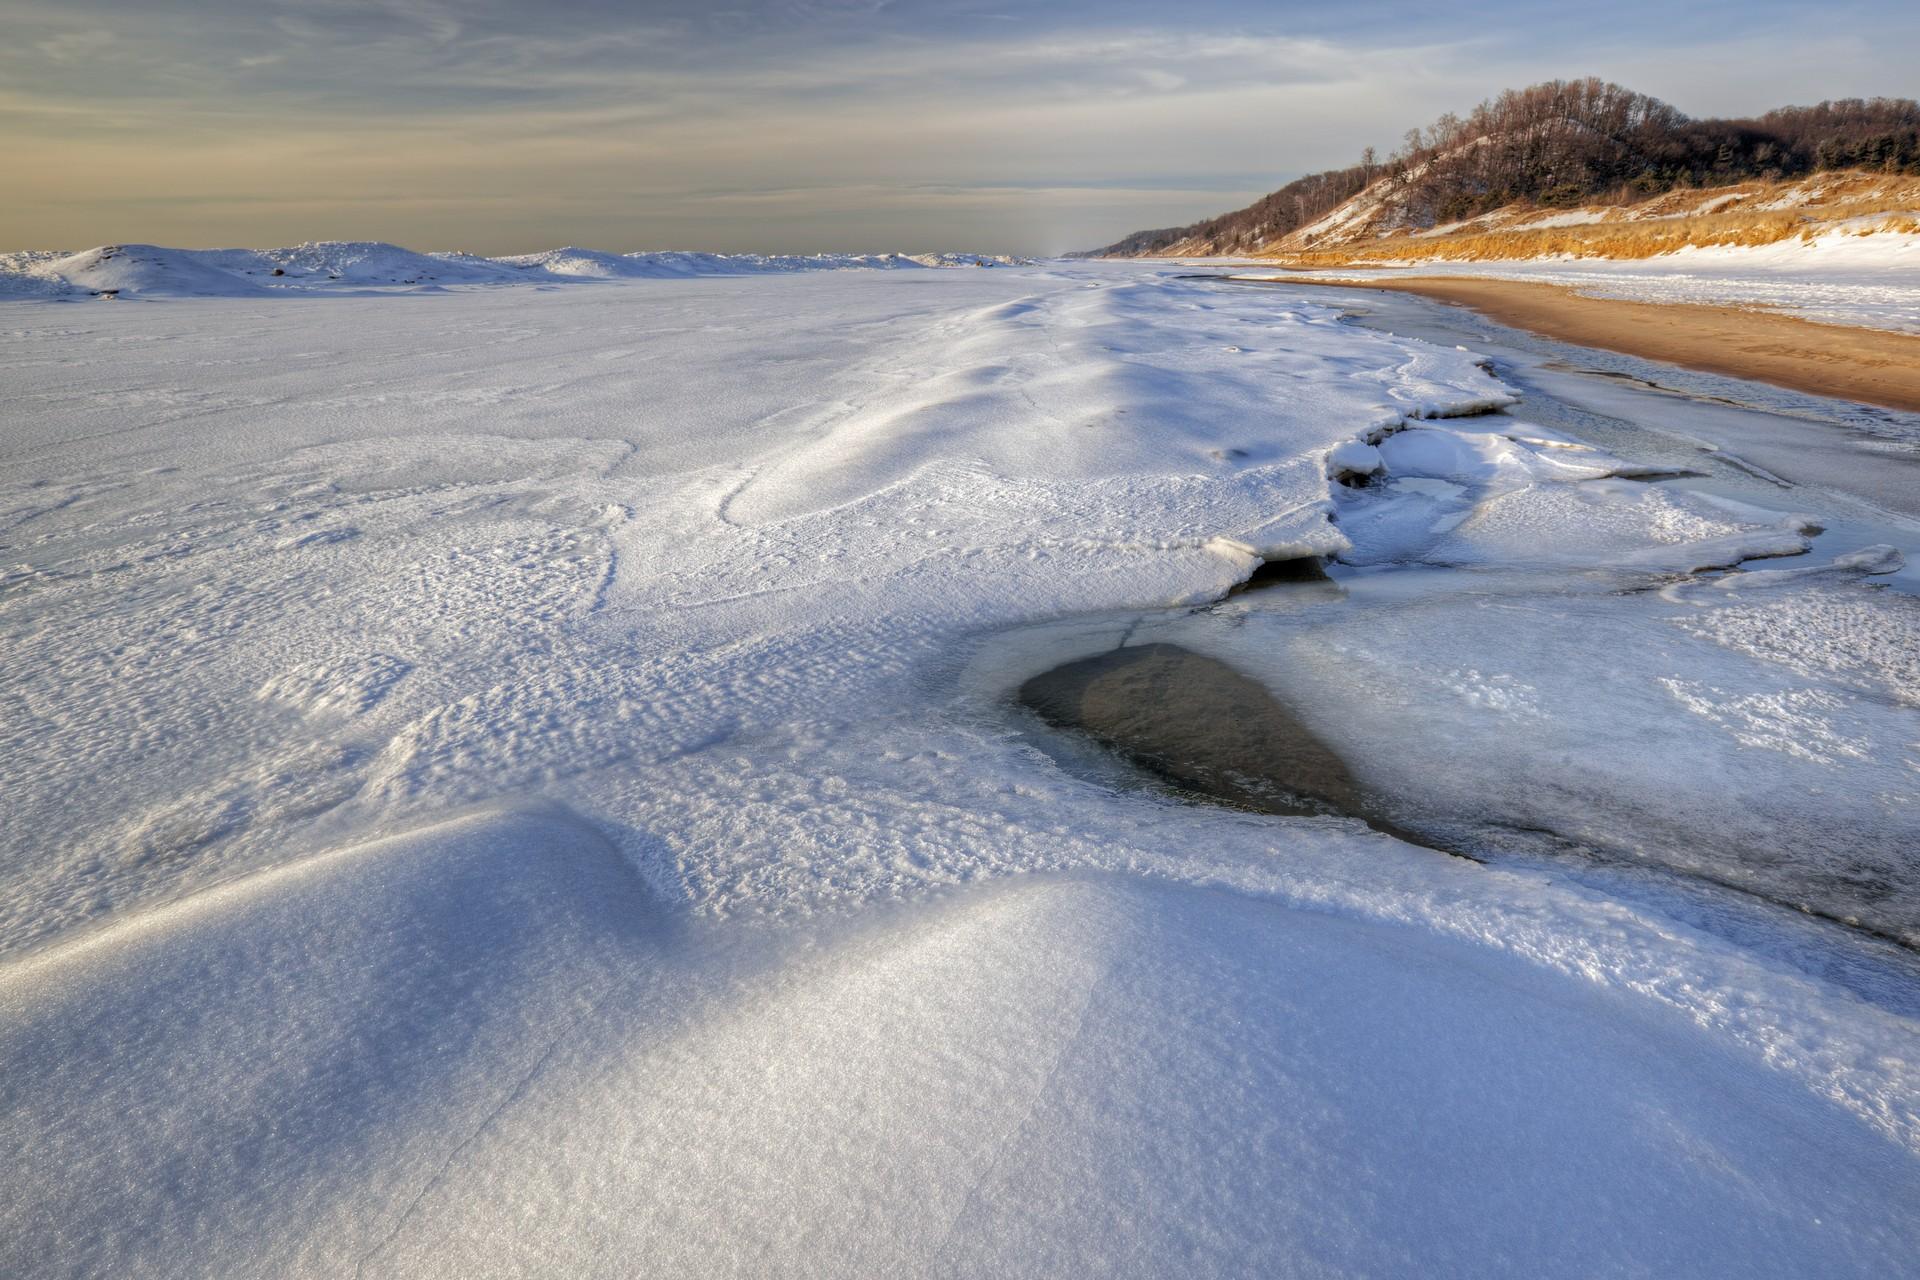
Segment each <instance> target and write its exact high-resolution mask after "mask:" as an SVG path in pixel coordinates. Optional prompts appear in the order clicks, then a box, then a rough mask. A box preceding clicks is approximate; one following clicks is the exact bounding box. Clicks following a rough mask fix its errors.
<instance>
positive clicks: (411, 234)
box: [0, 0, 1920, 254]
mask: <svg viewBox="0 0 1920 1280" xmlns="http://www.w3.org/2000/svg"><path fill="white" fill-rule="evenodd" d="M1917 55H1920V5H1914V4H1912V3H1883V2H1881V0H1866V2H1862V3H1844V2H1843V3H1839V4H1787V3H1778V2H1776V0H1750V2H1748V3H1742V4H1737V5H1736V4H1692V5H1689V4H1685V3H1681V2H1680V0H1663V2H1658V3H1656V2H1654V0H1614V2H1612V3H1607V4H1591V5H1586V4H1580V5H1575V4H1570V3H1556V4H1550V5H1549V4H1537V3H1519V2H1516V0H1496V2H1494V3H1482V4H1465V5H1436V4H1432V3H1430V2H1426V3H1405V2H1403V0H1324V2H1322V3H1317V4H1296V3H1249V2H1247V0H1236V2H1227V0H1158V2H1157V3H1152V4H1147V3H1136V2H1135V0H1108V2H1106V3H1093V2H1089V0H1055V2H1054V3H1047V4H1019V3H1004V2H1000V3H996V2H993V0H946V2H939V3H936V2H934V0H734V2H732V3H729V0H715V3H710V4H699V3H691V2H683V0H667V2H665V3H647V2H645V0H638V2H633V0H629V2H620V0H0V157H4V159H0V164H3V165H4V170H0V171H4V172H5V173H6V174H7V183H6V185H7V187H8V188H10V190H9V191H7V193H6V195H5V197H4V198H0V250H4V249H28V248H38V249H55V248H63V249H79V248H85V247H89V246H92V245H96V244H106V243H115V242H127V241H146V242H153V243H162V244H172V245H180V246H189V247H205V246H217V245H246V246H254V247H267V246H272V245H280V244H290V243H297V242H299V241H302V240H323V239H332V240H349V239H377V240H392V241H395V242H398V243H401V244H406V245H409V246H411V247H413V248H418V249H464V250H468V251H471V252H476V253H488V254H500V253H518V252H531V251H535V250H539V249H546V248H553V247H557V246H560V245H564V244H578V245H585V246H588V247H592V248H600V249H608V250H615V251H633V250H645V249H706V250H716V251H724V252H737V251H764V252H816V251H885V250H902V251H908V252H915V251H926V250H944V249H951V250H961V251H969V252H1010V253H1055V252H1061V251H1064V250H1068V249H1075V248H1087V247H1092V246H1095V245H1099V244H1103V243H1106V242H1108V241H1111V240H1114V239H1117V238H1118V237H1119V236H1121V235H1123V234H1125V233H1127V232H1129V231H1133V230H1137V229H1140V228H1143V227H1158V226H1170V225H1179V224H1182V223H1186V222H1191V221H1194V220H1196V219H1198V218H1201V217H1205V216H1210V215H1212V214H1215V213H1221V212H1225V211H1227V210H1229V209H1233V208H1237V207H1240V206H1242V205H1244V204H1246V203H1248V202H1249V201H1250V200H1251V199H1253V198H1255V197H1256V196H1258V195H1260V194H1263V193H1265V192H1267V191H1270V190H1272V189H1273V188H1275V187H1277V186H1279V185H1281V184H1282V183H1284V182H1286V181H1288V180H1290V179H1291V178H1294V177H1297V176H1299V175H1300V174H1302V173H1308V172H1313V171H1315V170H1319V169H1326V168H1332V167H1336V166H1342V165H1346V164H1351V163H1353V162H1354V160H1355V159H1357V157H1358V155H1359V152H1360V150H1361V148H1363V147H1366V146H1375V147H1378V148H1379V149H1380V150H1381V151H1382V152H1383V153H1384V152H1386V151H1389V150H1391V149H1392V148H1393V147H1394V146H1395V145H1397V143H1398V141H1399V139H1400V138H1401V136H1402V135H1403V134H1405V132H1406V131H1407V130H1408V129H1409V128H1411V127H1414V126H1418V125H1425V124H1427V123H1429V122H1430V121H1431V120H1432V119H1433V118H1434V117H1436V116H1438V115H1439V114H1441V113H1442V112H1446V111H1454V112H1464V111H1466V110H1467V109H1468V108H1470V107H1471V106H1472V105H1473V104H1474V103H1476V102H1478V101H1480V100H1481V99H1483V98H1485V97H1488V96H1491V95H1492V94H1494V93H1497V92H1498V91H1499V90H1501V89H1504V88H1513V87H1519V86H1521V85H1525V84H1529V83H1533V82H1536V81H1539V80H1545V79H1552V78H1558V77H1572V76H1584V75H1598V76H1602V77H1605V78H1607V79H1611V80H1615V81H1618V82H1620V83H1622V84H1625V85H1627V86H1628V87H1630V88H1634V89H1638V90H1640V91H1642V92H1645V93H1651V94H1653V95H1655V96H1657V97H1661V98H1664V99H1666V100H1667V101H1669V102H1671V103H1673V104H1674V105H1675V106H1677V107H1679V108H1680V109H1681V110H1683V111H1685V112H1687V113H1688V114H1690V115H1696V116H1710V115H1742V114H1753V113H1757V112H1759V111H1763V110H1766V109H1768V108H1770V107H1775V106H1783V105H1787V104H1789V103H1807V102H1815V101H1819V100H1821V99H1823V98H1833V97H1872V96H1876V95H1888V96H1900V97H1913V96H1920V56H1917Z"/></svg>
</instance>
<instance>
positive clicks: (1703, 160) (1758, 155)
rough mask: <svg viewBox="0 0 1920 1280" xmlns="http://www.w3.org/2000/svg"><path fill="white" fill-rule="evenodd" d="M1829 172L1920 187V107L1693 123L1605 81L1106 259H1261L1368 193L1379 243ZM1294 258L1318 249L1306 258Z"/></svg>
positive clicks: (1491, 114) (1854, 104) (1846, 104)
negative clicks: (1905, 179)
mask: <svg viewBox="0 0 1920 1280" xmlns="http://www.w3.org/2000/svg"><path fill="white" fill-rule="evenodd" d="M1821 169H1869V170H1874V171H1877V172H1883V173H1891V174H1920V103H1916V102H1915V101H1914V100H1912V99H1910V98H1873V99H1860V98H1849V99H1842V100H1839V101H1834V102H1822V103H1820V104H1819V105H1818V106H1813V107H1783V108H1781V109H1779V110H1777V111H1770V112H1768V113H1767V114H1765V115H1763V116H1759V117H1757V118H1754V119H1746V120H1692V119H1689V118H1687V117H1686V116H1685V115H1682V114H1681V113H1680V112H1679V111H1678V110H1676V109H1674V108H1673V107H1671V106H1669V105H1667V104H1666V103H1664V102H1661V101H1660V100H1659V99H1657V98H1651V97H1648V96H1647V95H1645V94H1641V93H1635V92H1633V91H1632V90H1630V89H1624V88H1622V87H1620V86H1619V85H1616V84H1609V83H1607V82H1605V81H1602V80H1596V79H1586V80H1554V81H1549V82H1548V83H1545V84H1537V85H1533V86H1532V87H1530V88H1526V89H1509V90H1508V91H1506V92H1505V93H1502V94H1500V95H1499V96H1498V97H1496V98H1492V99H1489V100H1488V101H1486V102H1483V103H1481V104H1480V105H1479V106H1477V107H1475V108H1474V109H1473V110H1472V111H1471V112H1470V113H1469V114H1468V115H1466V116H1465V117H1460V116H1455V115H1452V114H1448V115H1444V116H1442V117H1440V118H1439V119H1438V120H1436V121H1434V122H1433V124H1431V125H1429V126H1428V127H1427V128H1426V129H1413V130H1410V131H1409V132H1408V133H1407V135H1406V138H1405V141H1404V143H1403V145H1402V146H1401V148H1400V149H1399V150H1398V151H1395V152H1394V153H1393V154H1392V155H1390V156H1388V157H1386V158H1385V159H1384V160H1380V159H1378V158H1376V157H1375V155H1374V153H1373V150H1372V149H1371V148H1369V149H1368V151H1367V152H1366V154H1365V155H1363V156H1362V157H1361V161H1360V163H1358V164H1355V165H1352V166H1349V167H1348V168H1345V169H1332V170H1328V171H1327V172H1325V173H1316V174H1311V175H1309V176H1307V177H1304V178H1299V179H1297V180H1295V181H1293V182H1290V183H1288V184H1287V185H1286V186H1284V187H1282V188H1280V189H1279V190H1278V191H1275V192H1273V193H1272V194H1271V195H1268V196H1265V197H1263V198H1261V199H1260V200H1258V201H1256V202H1255V203H1254V204H1252V205H1249V206H1248V207H1247V208H1245V209H1241V210H1238V211H1237V212H1234V213H1229V214H1224V215H1222V216H1220V217H1217V218H1210V219H1207V220H1205V221H1203V222H1197V223H1194V224H1193V225H1191V226H1186V227H1170V228H1166V229H1164V230H1158V231H1138V232H1135V233H1134V234H1132V235H1130V236H1128V237H1127V238H1126V239H1124V240H1121V241H1119V242H1118V243H1116V244H1112V245H1109V246H1107V247H1106V248H1104V249H1099V250H1095V251H1094V253H1095V254H1096V255H1103V256H1122V257H1134V256H1140V255H1145V254H1153V253H1160V252H1165V251H1168V250H1170V249H1173V248H1174V246H1181V248H1180V249H1179V250H1178V251H1179V252H1184V253H1200V252H1205V253H1220V254H1232V253H1250V252H1256V251H1259V250H1262V249H1268V248H1273V247H1275V246H1277V245H1279V242H1280V241H1282V240H1283V239H1286V238H1288V237H1290V236H1291V237H1293V239H1294V240H1296V241H1299V240H1301V239H1302V237H1303V236H1304V237H1305V238H1306V239H1307V241H1308V242H1309V243H1310V242H1311V241H1312V239H1313V233H1314V232H1316V231H1317V230H1321V228H1318V227H1316V224H1319V223H1322V222H1323V221H1324V222H1326V223H1328V224H1330V225H1329V226H1328V227H1326V228H1325V230H1328V231H1332V230H1335V229H1337V227H1338V226H1340V225H1342V224H1343V223H1356V224H1357V223H1358V222H1359V221H1360V220H1359V219H1341V218H1329V215H1332V214H1335V213H1336V212H1337V211H1339V210H1340V209H1341V206H1343V205H1345V204H1347V203H1348V202H1349V201H1353V200H1354V199H1355V198H1356V197H1358V196H1361V195H1362V193H1365V195H1366V197H1367V199H1366V203H1367V205H1368V212H1369V214H1370V215H1371V216H1369V217H1368V218H1366V219H1365V220H1364V221H1365V223H1366V225H1367V227H1368V230H1369V233H1370V234H1379V233H1381V232H1383V231H1391V230H1397V229H1408V230H1415V229H1424V228H1429V227H1433V226H1436V225H1439V224H1442V223H1452V222H1458V221H1462V220H1465V219H1469V218H1473V217H1476V216H1478V215H1480V214H1484V213H1487V212H1490V211H1492V210H1494V209H1499V208H1502V207H1505V206H1508V205H1512V204H1515V203H1531V204H1534V205H1538V206H1541V207H1544V208H1557V207H1569V208H1570V207H1574V206H1579V205H1585V204H1591V203H1597V202H1604V203H1611V204H1618V205H1630V204H1633V203H1636V202H1638V201H1641V200H1645V199H1647V198H1649V197H1652V196H1656V195H1659V194H1661V193H1663V192H1667V191H1672V190H1674V189H1676V188H1681V187H1716V186H1726V185H1730V184H1732V183H1736V182H1743V181H1748V180H1751V179H1791V178H1796V177H1801V176H1804V175H1806V174H1809V173H1813V172H1815V171H1816V170H1821ZM1289 247H1308V246H1307V245H1294V246H1289Z"/></svg>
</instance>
